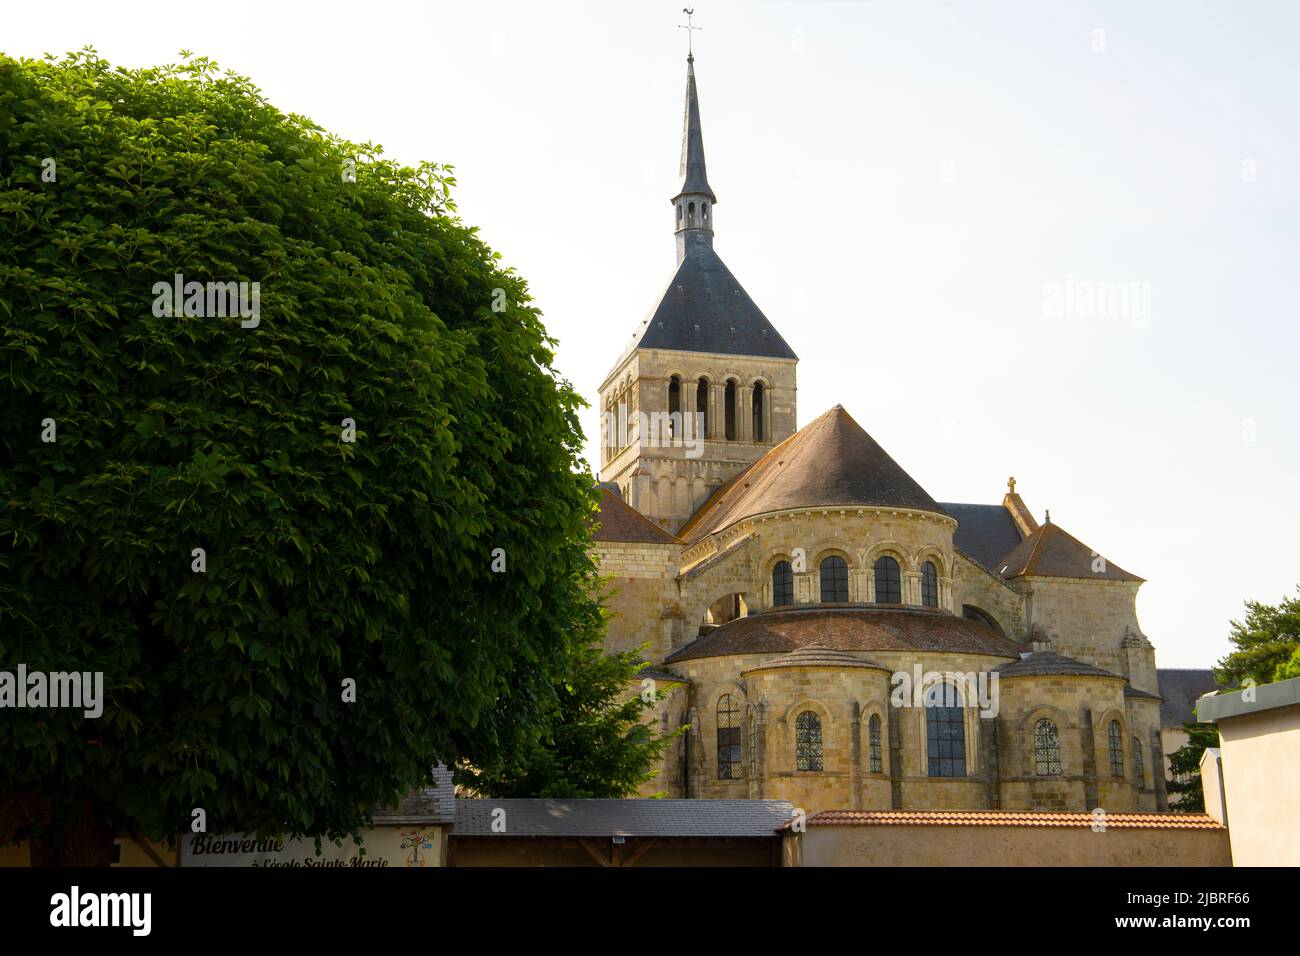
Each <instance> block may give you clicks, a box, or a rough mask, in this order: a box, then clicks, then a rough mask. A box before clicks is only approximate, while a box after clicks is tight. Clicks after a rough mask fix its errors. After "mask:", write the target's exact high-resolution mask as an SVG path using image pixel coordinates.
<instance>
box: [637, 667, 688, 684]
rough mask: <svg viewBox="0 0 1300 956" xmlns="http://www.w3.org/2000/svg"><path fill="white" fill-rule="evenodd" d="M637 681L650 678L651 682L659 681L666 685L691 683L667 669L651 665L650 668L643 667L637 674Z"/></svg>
mask: <svg viewBox="0 0 1300 956" xmlns="http://www.w3.org/2000/svg"><path fill="white" fill-rule="evenodd" d="M636 677H637V680H642V679H644V678H646V677H649V678H650V679H651V680H657V681H660V682H661V683H664V684H689V683H691V681H690V680H689V679H687V678H685V677H681V676H679V675H677V674H674V673H673V672H672V671H670V670H668V668H666V667H655V666H654V665H653V664H651V665H650V666H649V667H643V668H641V669H640V670H639V671H637V672H636Z"/></svg>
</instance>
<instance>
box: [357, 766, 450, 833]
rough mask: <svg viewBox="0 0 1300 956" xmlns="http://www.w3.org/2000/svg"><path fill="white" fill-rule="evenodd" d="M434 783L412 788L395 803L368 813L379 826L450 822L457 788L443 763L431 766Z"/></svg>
mask: <svg viewBox="0 0 1300 956" xmlns="http://www.w3.org/2000/svg"><path fill="white" fill-rule="evenodd" d="M433 782H434V786H432V787H428V788H426V789H424V790H412V791H411V792H410V793H409V794H407V795H406V797H404V798H403V799H402V802H401V803H399V804H398V805H397V806H396V807H392V808H389V809H387V810H376V811H374V812H373V813H372V814H371V816H372V817H373V819H374V822H375V824H376V825H378V826H406V825H408V824H413V823H447V824H449V823H451V822H452V821H453V820H454V819H455V818H456V790H455V787H454V785H453V784H452V780H451V771H450V770H448V769H447V768H446V766H445V765H443V764H438V766H436V767H434V768H433Z"/></svg>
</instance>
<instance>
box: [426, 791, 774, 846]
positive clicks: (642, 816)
mask: <svg viewBox="0 0 1300 956" xmlns="http://www.w3.org/2000/svg"><path fill="white" fill-rule="evenodd" d="M496 809H502V810H504V811H505V832H504V833H500V832H494V831H493V829H492V812H493V811H494V810H496ZM793 816H794V807H793V805H792V804H791V803H790V801H788V800H535V799H511V800H494V799H481V800H468V799H461V800H457V801H456V825H455V827H454V828H453V829H452V831H451V837H452V839H455V838H457V837H467V836H472V837H505V838H510V837H610V836H627V837H773V836H775V835H776V833H777V831H778V830H780V829H781V827H783V826H784V825H785V823H786V821H787V820H789V819H790V818H791V817H793Z"/></svg>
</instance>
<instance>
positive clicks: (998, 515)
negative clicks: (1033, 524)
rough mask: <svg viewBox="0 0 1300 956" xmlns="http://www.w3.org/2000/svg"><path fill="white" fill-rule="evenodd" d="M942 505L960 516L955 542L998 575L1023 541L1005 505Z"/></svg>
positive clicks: (953, 538) (957, 517)
mask: <svg viewBox="0 0 1300 956" xmlns="http://www.w3.org/2000/svg"><path fill="white" fill-rule="evenodd" d="M939 506H940V507H941V508H943V510H944V511H946V512H948V514H950V515H952V516H953V517H954V518H956V519H957V531H956V533H955V534H954V535H953V536H952V540H953V544H955V545H956V546H957V547H958V548H960V549H961V550H962V551H964V552H966V553H967V554H968V555H970V556H971V557H972V558H974V559H975V560H976V561H978V562H979V563H980V564H982V565H983V566H984V567H985V568H986V569H988V570H989V571H992V572H993V573H994V574H996V573H997V572H998V570H999V569H1000V568H1001V567H1002V564H1001V561H1002V558H1003V557H1005V556H1006V555H1007V554H1008V553H1009V552H1010V551H1011V549H1012V548H1014V547H1015V546H1016V545H1018V544H1019V543H1020V529H1019V528H1017V527H1016V522H1015V520H1014V519H1013V518H1012V517H1011V512H1009V511H1007V509H1006V508H1004V507H1003V506H1002V505H967V504H955V503H952V502H947V501H943V502H940V503H939Z"/></svg>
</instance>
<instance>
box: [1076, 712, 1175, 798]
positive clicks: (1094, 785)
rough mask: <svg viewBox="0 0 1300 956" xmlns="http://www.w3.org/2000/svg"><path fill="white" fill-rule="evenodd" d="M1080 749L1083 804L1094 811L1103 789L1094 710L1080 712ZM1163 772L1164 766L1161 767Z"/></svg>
mask: <svg viewBox="0 0 1300 956" xmlns="http://www.w3.org/2000/svg"><path fill="white" fill-rule="evenodd" d="M1079 747H1080V748H1081V749H1082V750H1083V802H1084V803H1085V804H1087V806H1085V807H1084V809H1085V810H1092V809H1093V808H1094V807H1096V806H1097V801H1098V800H1099V799H1100V793H1101V788H1100V786H1099V781H1098V779H1097V746H1096V741H1095V740H1094V738H1093V734H1092V709H1091V708H1089V707H1083V708H1080V710H1079ZM1161 769H1162V770H1163V769H1164V768H1163V766H1162V767H1161Z"/></svg>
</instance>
